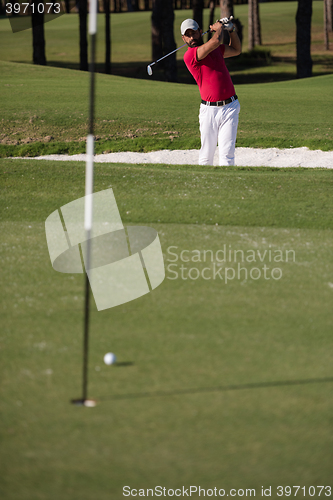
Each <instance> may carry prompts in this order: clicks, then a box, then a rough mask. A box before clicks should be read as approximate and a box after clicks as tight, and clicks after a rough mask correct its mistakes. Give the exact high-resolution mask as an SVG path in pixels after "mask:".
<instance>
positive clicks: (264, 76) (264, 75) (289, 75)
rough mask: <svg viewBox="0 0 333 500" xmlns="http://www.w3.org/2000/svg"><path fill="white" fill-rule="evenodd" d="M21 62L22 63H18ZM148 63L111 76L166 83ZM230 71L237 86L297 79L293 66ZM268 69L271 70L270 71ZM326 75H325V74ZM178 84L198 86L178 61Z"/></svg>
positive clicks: (123, 67) (115, 69)
mask: <svg viewBox="0 0 333 500" xmlns="http://www.w3.org/2000/svg"><path fill="white" fill-rule="evenodd" d="M16 62H20V61H16ZM47 65H48V66H51V67H55V68H67V69H74V70H80V65H79V63H74V62H73V63H69V62H63V61H48V63H47ZM147 66H148V64H147V62H146V61H137V62H131V63H112V64H111V73H110V74H111V75H116V76H122V77H126V78H138V79H140V80H150V81H158V82H165V81H166V79H165V74H164V67H163V63H158V64H157V65H154V66H153V68H152V69H153V75H152V76H149V75H148V73H147ZM227 66H228V69H229V71H230V73H231V76H232V80H233V82H234V84H235V85H240V84H245V83H270V82H276V81H285V80H294V79H295V78H296V74H295V71H294V72H293V71H292V66H291V68H290V71H281V69H280V70H279V68H277V69H276V71H274V68H273V66H270V65H266V64H263V63H260V64H259V65H258V66H255V65H247V64H241V63H239V62H237V63H236V61H233V62H230V61H228V62H227ZM259 67H260V68H262V70H261V71H260V72H257V73H248V72H247V70H253V68H259ZM268 67H269V68H270V69H268ZM234 71H237V72H238V71H242V72H244V73H242V74H233V72H234ZM96 72H97V73H105V70H104V63H98V64H96ZM323 74H325V73H323ZM177 83H182V84H194V85H195V84H196V83H195V81H194V78H193V77H192V75H191V74H190V73H189V71H188V70H187V68H186V66H185V64H184V62H183V61H177Z"/></svg>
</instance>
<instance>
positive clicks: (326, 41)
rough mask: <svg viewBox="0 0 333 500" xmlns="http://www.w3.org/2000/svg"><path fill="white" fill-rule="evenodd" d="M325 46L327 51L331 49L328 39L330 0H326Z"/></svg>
mask: <svg viewBox="0 0 333 500" xmlns="http://www.w3.org/2000/svg"><path fill="white" fill-rule="evenodd" d="M324 45H325V50H328V49H329V47H330V41H329V37H328V0H324Z"/></svg>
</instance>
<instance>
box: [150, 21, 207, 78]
mask: <svg viewBox="0 0 333 500" xmlns="http://www.w3.org/2000/svg"><path fill="white" fill-rule="evenodd" d="M209 31H210V30H207V31H205V32H204V33H202V36H204V35H206V34H207V33H208V32H209ZM186 45H187V44H186V43H184V45H181V46H180V47H178V49H175V50H173V51H172V52H169V54H167V55H165V56H163V57H161V58H160V59H157V61H154V62H152V63H150V64H148V66H147V73H148V75H149V76H151V75H152V74H153V70H152V68H151V67H152V66H153V65H154V64H157V63H158V62H160V61H162V59H165V58H166V57H169V56H171V54H174V53H175V52H177V50H180V49H182V48H183V47H185V46H186Z"/></svg>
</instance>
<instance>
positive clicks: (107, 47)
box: [103, 0, 111, 75]
mask: <svg viewBox="0 0 333 500" xmlns="http://www.w3.org/2000/svg"><path fill="white" fill-rule="evenodd" d="M103 4H104V5H103V6H104V14H105V73H106V74H107V75H109V74H110V73H111V28H110V0H103Z"/></svg>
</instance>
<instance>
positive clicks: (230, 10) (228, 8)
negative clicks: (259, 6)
mask: <svg viewBox="0 0 333 500" xmlns="http://www.w3.org/2000/svg"><path fill="white" fill-rule="evenodd" d="M249 1H250V0H249ZM233 15H234V2H233V0H220V19H222V17H230V16H233ZM229 41H230V37H229V33H228V32H227V31H226V30H223V43H225V44H227V45H228V44H229Z"/></svg>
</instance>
